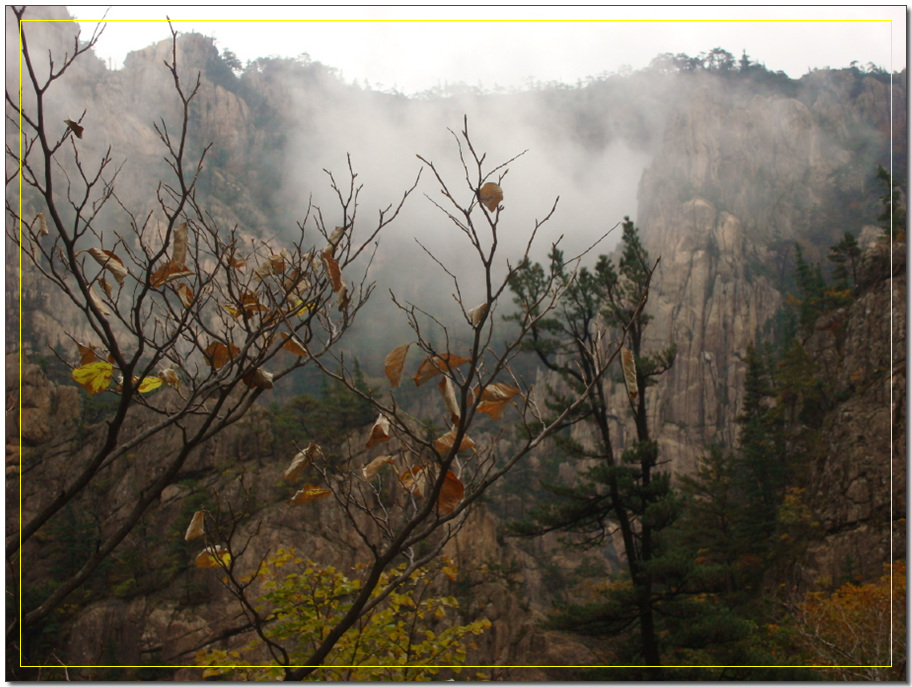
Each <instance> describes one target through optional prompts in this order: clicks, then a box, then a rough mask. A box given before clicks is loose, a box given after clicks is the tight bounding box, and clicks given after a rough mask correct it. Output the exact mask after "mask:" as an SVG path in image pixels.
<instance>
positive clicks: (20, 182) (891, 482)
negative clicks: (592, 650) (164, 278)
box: [17, 19, 908, 670]
mask: <svg viewBox="0 0 912 687" xmlns="http://www.w3.org/2000/svg"><path fill="white" fill-rule="evenodd" d="M26 21H30V22H74V23H79V22H91V21H96V22H98V21H100V20H93V19H80V20H78V21H77V20H76V19H22V20H21V21H20V22H19V26H18V32H17V37H18V39H19V410H20V416H19V417H20V421H19V552H18V556H19V667H20V668H43V667H48V666H41V665H31V664H29V665H26V664H23V663H22V631H23V627H22V421H21V408H22V22H26ZM104 21H105V23H118V22H165V21H169V20H168V19H105V20H104ZM170 21H171V23H177V22H182V21H183V22H187V21H208V22H218V21H220V22H247V23H250V22H312V23H317V22H323V23H327V22H347V23H349V22H363V23H366V22H372V23H377V22H390V23H395V22H400V23H401V22H412V23H420V22H449V23H451V22H456V21H462V22H480V21H484V22H486V23H491V22H495V23H511V22H512V23H518V22H561V23H573V22H577V23H581V22H585V23H592V22H630V23H641V22H649V23H676V24H677V23H686V22H693V23H720V22H721V23H735V22H751V23H755V24H758V23H815V24H822V23H833V22H844V23H845V22H851V23H871V22H889V23H890V48H891V50H890V189H889V193H890V231H889V236H890V408H889V411H890V456H889V460H890V521H889V527H890V561H889V568H890V604H891V606H890V663H889V665H883V666H880V665H878V666H870V665H860V666H855V665H843V664H839V665H792V666H780V665H699V666H680V665H663V666H646V665H639V664H634V665H534V666H527V665H519V666H513V665H458V666H449V665H442V666H433V667H434V668H463V669H464V668H811V669H818V668H892V667H893V606H892V604H893V565H892V563H893V78H894V71H893V50H892V47H893V20H892V19H857V20H856V19H756V20H754V19H679V20H678V19H493V20H482V19H411V20H408V19H288V20H283V19H204V20H195V19H171V20H170ZM790 78H791V77H790ZM793 80H794V79H793ZM907 432H908V429H907ZM64 667H66V668H194V669H200V670H203V669H204V668H205V666H199V665H172V664H169V665H138V666H137V665H98V664H96V665H67V666H64ZM276 667H280V666H218V668H248V669H257V670H267V669H271V668H276ZM287 667H289V668H300V667H304V666H297V665H293V666H287ZM427 667H428V666H337V665H334V666H317V670H321V669H329V668H359V669H364V668H377V669H390V668H398V669H401V670H411V669H418V668H427Z"/></svg>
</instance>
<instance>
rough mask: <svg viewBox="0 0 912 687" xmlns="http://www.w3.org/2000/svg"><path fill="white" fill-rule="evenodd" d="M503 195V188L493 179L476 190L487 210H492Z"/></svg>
mask: <svg viewBox="0 0 912 687" xmlns="http://www.w3.org/2000/svg"><path fill="white" fill-rule="evenodd" d="M503 197H504V196H503V190H502V189H501V188H500V186H498V185H497V184H495V183H494V182H493V181H489V182H487V183H486V184H484V185H483V186H482V187H481V189H480V190H479V191H478V199H479V200H480V201H481V204H482V205H484V206H485V207H486V208H487V209H488V212H494V211H495V210H496V209H497V205H498V204H499V203H500V201H502V200H503Z"/></svg>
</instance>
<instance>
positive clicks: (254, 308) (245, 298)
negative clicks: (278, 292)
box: [224, 291, 269, 320]
mask: <svg viewBox="0 0 912 687" xmlns="http://www.w3.org/2000/svg"><path fill="white" fill-rule="evenodd" d="M235 306H236V307H235ZM224 307H225V310H227V311H228V313H229V314H230V315H231V316H232V317H233V318H235V319H237V318H238V317H240V316H241V315H243V316H244V319H245V320H246V319H247V318H248V317H250V316H251V315H252V314H253V313H255V312H268V311H269V308H268V307H266V306H265V305H263V304H262V303H260V298H259V296H257V295H256V294H255V293H250V292H249V291H248V292H245V293H242V294H241V297H240V298H239V299H238V300H237V303H236V304H235V305H226V306H224Z"/></svg>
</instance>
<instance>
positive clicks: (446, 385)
mask: <svg viewBox="0 0 912 687" xmlns="http://www.w3.org/2000/svg"><path fill="white" fill-rule="evenodd" d="M437 390H438V391H440V395H441V396H443V402H444V403H445V404H446V409H447V412H449V414H450V422H452V423H453V424H454V425H455V424H458V423H459V418H460V413H459V401H458V400H457V399H456V388H455V386H454V385H453V381H452V380H451V379H450V378H449V377H448V376H447V375H444V376H443V378H442V379H441V380H440V383H439V384H438V385H437Z"/></svg>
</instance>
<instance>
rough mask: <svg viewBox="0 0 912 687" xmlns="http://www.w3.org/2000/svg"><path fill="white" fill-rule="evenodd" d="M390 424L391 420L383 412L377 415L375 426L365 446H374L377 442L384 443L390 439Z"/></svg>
mask: <svg viewBox="0 0 912 687" xmlns="http://www.w3.org/2000/svg"><path fill="white" fill-rule="evenodd" d="M389 426H390V423H389V420H388V419H387V418H386V416H385V415H383V414H382V413H381V414H380V415H379V416H377V420H376V421H375V422H374V426H373V427H371V433H370V436H369V437H368V439H367V444H366V446H365V448H373V447H374V446H376V445H377V444H380V443H383V442H384V441H389V440H390V433H389Z"/></svg>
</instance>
